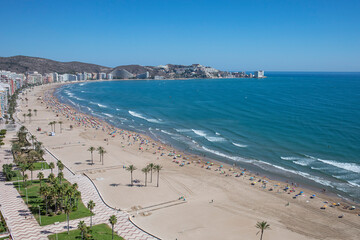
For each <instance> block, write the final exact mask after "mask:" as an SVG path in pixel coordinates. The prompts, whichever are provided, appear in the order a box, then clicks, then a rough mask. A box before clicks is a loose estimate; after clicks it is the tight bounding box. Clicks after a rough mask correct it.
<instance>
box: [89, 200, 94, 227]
mask: <svg viewBox="0 0 360 240" xmlns="http://www.w3.org/2000/svg"><path fill="white" fill-rule="evenodd" d="M87 207H88V209H89V210H90V214H92V210H93V209H94V207H95V203H94V201H93V200H90V201H89V202H88V204H87ZM91 227H92V215H90V228H91Z"/></svg>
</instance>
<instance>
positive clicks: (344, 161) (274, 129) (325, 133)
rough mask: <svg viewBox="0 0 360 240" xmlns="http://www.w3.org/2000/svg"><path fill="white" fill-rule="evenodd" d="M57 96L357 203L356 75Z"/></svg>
mask: <svg viewBox="0 0 360 240" xmlns="http://www.w3.org/2000/svg"><path fill="white" fill-rule="evenodd" d="M56 95H57V96H58V98H59V99H60V100H61V101H63V102H65V103H68V104H71V105H73V106H74V107H76V108H78V109H81V110H82V111H84V112H86V113H90V114H92V115H94V116H96V117H101V118H103V119H105V120H107V121H108V122H109V123H112V124H114V125H116V126H118V127H121V128H125V129H129V130H135V131H139V132H143V133H146V134H148V135H150V136H153V137H156V138H157V139H160V140H162V141H165V142H167V143H170V144H172V145H174V146H176V147H178V148H181V149H183V150H187V151H190V152H193V153H198V154H205V155H206V156H209V157H211V158H214V159H218V160H220V161H224V162H227V163H237V164H238V165H241V166H245V167H248V168H254V169H261V170H262V171H263V172H265V173H267V172H268V173H272V174H276V175H278V176H280V177H283V178H291V179H292V181H296V182H303V183H306V184H310V185H314V186H317V187H321V188H327V189H329V190H332V191H334V192H336V193H337V194H340V195H342V196H344V197H350V198H355V199H360V157H359V156H360V147H359V146H360V144H359V142H360V73H292V72H291V73H268V78H266V79H194V80H171V81H166V80H161V81H160V80H159V81H109V82H87V83H80V84H71V85H66V86H63V87H61V88H59V89H58V90H57V91H56Z"/></svg>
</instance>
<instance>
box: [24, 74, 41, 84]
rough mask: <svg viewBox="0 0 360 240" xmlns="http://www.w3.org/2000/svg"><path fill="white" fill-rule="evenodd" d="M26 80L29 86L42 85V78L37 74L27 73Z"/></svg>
mask: <svg viewBox="0 0 360 240" xmlns="http://www.w3.org/2000/svg"><path fill="white" fill-rule="evenodd" d="M26 79H27V82H28V83H29V84H42V83H43V76H42V75H41V74H40V73H38V72H30V73H28V75H27V78H26Z"/></svg>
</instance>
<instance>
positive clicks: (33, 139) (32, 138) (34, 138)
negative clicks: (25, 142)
mask: <svg viewBox="0 0 360 240" xmlns="http://www.w3.org/2000/svg"><path fill="white" fill-rule="evenodd" d="M30 139H31V142H32V145H33V148H34V149H35V145H34V141H35V140H36V137H35V136H34V135H31V136H30Z"/></svg>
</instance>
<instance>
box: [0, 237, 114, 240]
mask: <svg viewBox="0 0 360 240" xmlns="http://www.w3.org/2000/svg"><path fill="white" fill-rule="evenodd" d="M5 239H10V238H9V237H3V238H0V240H5ZM114 239H115V238H114Z"/></svg>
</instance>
